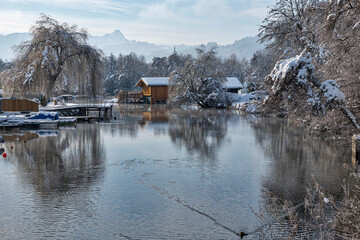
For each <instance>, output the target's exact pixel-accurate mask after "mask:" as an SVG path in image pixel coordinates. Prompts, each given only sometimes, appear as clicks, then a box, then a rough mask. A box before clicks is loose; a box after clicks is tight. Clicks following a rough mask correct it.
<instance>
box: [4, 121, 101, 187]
mask: <svg viewBox="0 0 360 240" xmlns="http://www.w3.org/2000/svg"><path fill="white" fill-rule="evenodd" d="M43 135H45V136H46V137H40V136H43ZM3 137H4V138H5V146H6V149H8V153H9V158H7V159H8V160H9V161H11V162H13V163H16V166H17V168H18V171H19V176H21V177H22V178H23V180H24V182H28V183H31V184H32V185H33V186H34V188H35V189H36V190H37V191H38V192H41V193H46V192H59V191H68V190H70V189H72V188H74V187H80V186H86V185H88V184H91V182H93V181H94V180H96V179H97V178H99V177H101V176H102V175H103V172H104V159H105V158H106V151H105V149H104V146H103V140H102V137H101V135H100V129H99V128H98V127H97V126H96V125H93V124H92V125H78V127H77V129H71V128H69V129H61V130H60V131H53V132H39V133H37V132H24V133H20V134H4V135H3ZM12 147H13V149H12Z"/></svg>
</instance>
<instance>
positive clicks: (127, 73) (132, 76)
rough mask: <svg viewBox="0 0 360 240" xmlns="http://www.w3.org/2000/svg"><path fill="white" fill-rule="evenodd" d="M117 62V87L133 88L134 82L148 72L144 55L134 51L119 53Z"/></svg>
mask: <svg viewBox="0 0 360 240" xmlns="http://www.w3.org/2000/svg"><path fill="white" fill-rule="evenodd" d="M118 62H119V76H118V81H119V89H120V90H134V89H135V88H136V87H135V84H136V83H137V82H138V81H139V80H140V78H141V77H143V76H144V75H145V74H146V73H147V72H148V64H147V63H146V62H145V57H144V56H137V55H136V54H135V53H130V54H128V55H124V56H123V55H120V56H119V58H118Z"/></svg>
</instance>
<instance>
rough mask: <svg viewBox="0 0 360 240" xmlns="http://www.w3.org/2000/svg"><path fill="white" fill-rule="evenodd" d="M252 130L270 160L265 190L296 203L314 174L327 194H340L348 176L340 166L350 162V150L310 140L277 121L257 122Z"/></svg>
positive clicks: (295, 129) (294, 129)
mask: <svg viewBox="0 0 360 240" xmlns="http://www.w3.org/2000/svg"><path fill="white" fill-rule="evenodd" d="M252 127H253V129H254V133H255V137H256V142H257V144H258V145H259V146H260V147H261V148H262V149H263V150H264V153H265V156H266V157H267V158H270V159H271V161H270V164H269V167H268V168H269V170H268V171H267V174H266V176H265V181H264V188H265V189H267V190H268V191H269V192H271V193H273V194H275V195H278V196H279V197H280V198H281V199H285V200H291V201H294V202H299V201H302V200H303V199H304V194H305V187H308V186H310V185H312V184H313V180H312V175H313V176H314V178H315V180H316V181H318V182H319V183H320V185H321V186H322V187H323V188H324V189H325V191H326V192H327V193H331V194H334V195H335V196H336V195H339V194H341V191H342V190H341V183H342V180H343V179H344V178H346V177H347V175H348V174H347V171H346V170H345V169H344V168H343V167H342V163H344V162H346V160H348V159H350V154H349V151H347V152H344V151H342V150H341V149H337V148H334V147H332V146H330V145H328V144H326V143H325V142H323V141H320V140H316V139H312V138H311V137H309V136H306V135H305V134H304V133H303V131H302V130H301V129H297V128H294V127H289V126H288V125H287V123H286V122H285V121H281V120H279V119H273V118H262V119H257V120H254V121H253V122H252Z"/></svg>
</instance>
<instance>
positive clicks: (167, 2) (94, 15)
mask: <svg viewBox="0 0 360 240" xmlns="http://www.w3.org/2000/svg"><path fill="white" fill-rule="evenodd" d="M273 1H275V0H252V1H248V0H160V1H156V2H155V3H154V2H153V1H152V2H153V3H149V2H150V1H145V0H144V1H125V0H122V1H115V0H29V1H26V2H24V1H20V0H10V2H12V3H13V4H15V5H19V6H20V5H21V6H22V7H23V8H20V7H19V8H17V9H23V11H20V10H19V11H12V10H10V11H9V10H6V9H4V10H0V33H3V34H4V33H11V32H24V31H28V30H29V28H30V26H31V25H32V24H34V22H35V20H36V19H38V18H39V14H40V13H41V12H44V13H46V14H49V15H50V16H52V17H54V18H56V19H57V20H58V21H59V22H68V23H71V24H77V25H78V26H79V27H84V28H87V29H88V30H89V32H90V33H91V34H92V35H103V34H105V33H110V32H112V31H113V30H115V29H119V30H121V31H122V32H123V33H124V35H125V36H126V37H127V38H129V39H134V40H138V41H139V40H140V41H148V42H153V43H160V44H175V43H187V44H198V43H206V42H208V41H217V42H219V43H222V44H223V43H231V42H233V41H234V40H237V39H240V38H241V37H244V36H249V35H256V34H257V29H258V25H259V24H260V23H261V21H262V20H263V18H264V17H265V16H266V12H267V8H266V6H267V5H269V4H271V3H272V2H273ZM1 2H2V0H0V5H1ZM32 4H33V5H36V4H37V7H36V10H35V8H33V7H32ZM5 5H7V6H9V2H6V4H5ZM24 6H25V8H24ZM26 9H30V11H28V10H26Z"/></svg>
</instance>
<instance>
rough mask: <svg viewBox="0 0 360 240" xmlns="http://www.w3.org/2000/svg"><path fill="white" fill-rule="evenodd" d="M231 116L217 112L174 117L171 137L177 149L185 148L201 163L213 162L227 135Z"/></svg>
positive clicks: (180, 114)
mask: <svg viewBox="0 0 360 240" xmlns="http://www.w3.org/2000/svg"><path fill="white" fill-rule="evenodd" d="M228 119H229V114H227V113H226V112H222V114H219V113H218V112H215V111H202V112H197V113H194V112H182V113H179V114H174V115H172V118H171V121H170V123H169V136H170V139H171V141H172V143H173V144H174V146H175V147H178V148H185V149H186V151H187V152H188V153H189V154H191V155H193V154H196V155H198V157H197V159H199V160H200V161H207V162H213V161H215V160H216V159H217V153H218V152H219V149H220V148H221V147H222V146H223V144H224V140H225V136H226V134H227V122H228Z"/></svg>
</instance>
